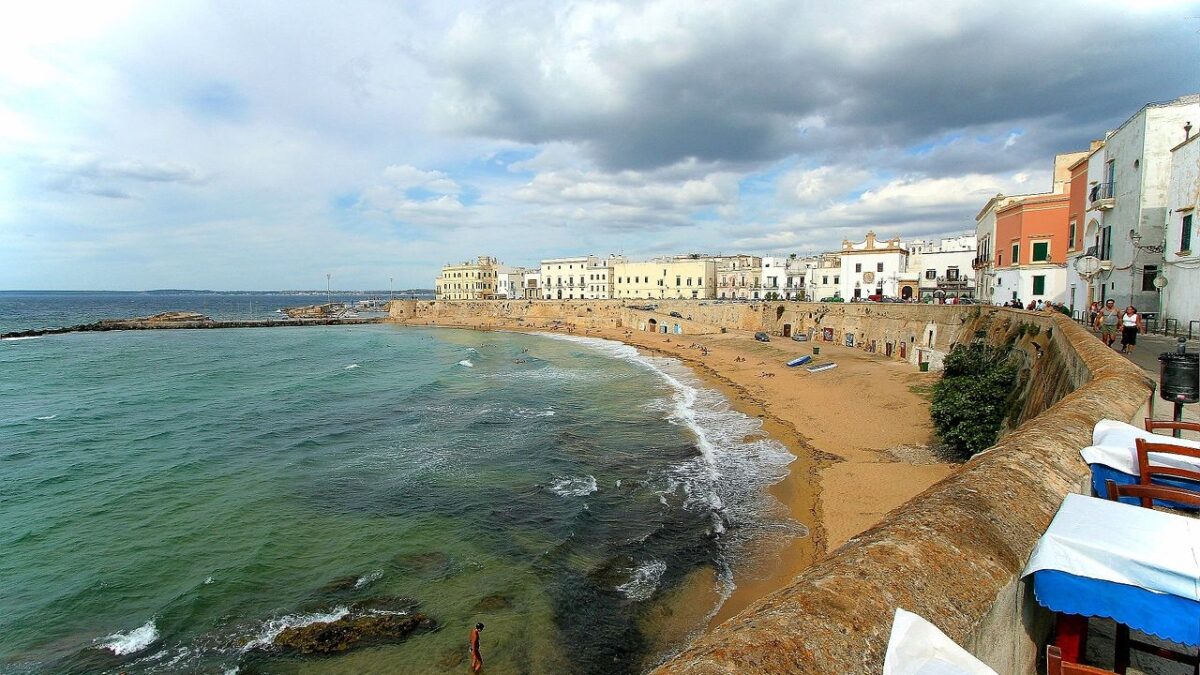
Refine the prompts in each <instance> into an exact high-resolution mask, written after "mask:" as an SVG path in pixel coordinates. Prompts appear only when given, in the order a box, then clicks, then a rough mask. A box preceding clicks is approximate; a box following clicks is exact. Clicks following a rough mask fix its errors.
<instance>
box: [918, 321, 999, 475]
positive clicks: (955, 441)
mask: <svg viewBox="0 0 1200 675" xmlns="http://www.w3.org/2000/svg"><path fill="white" fill-rule="evenodd" d="M1011 355H1012V348H1011V347H1008V346H1006V347H991V346H989V345H986V344H983V343H974V344H969V345H956V346H955V347H954V349H953V350H951V351H950V353H949V354H948V355H946V359H945V362H944V372H943V375H942V379H941V380H940V381H938V383H937V384H936V385H934V389H933V405H932V407H931V416H932V418H933V425H934V428H935V429H937V433H938V436H939V437H940V438H941V440H942V443H943V445H944V446H945V447H946V449H947V450H949V451H950V453H951V454H953V455H954V456H955V457H957V458H959V459H963V460H966V459H970V458H971V457H972V456H974V455H975V454H976V453H978V452H980V451H983V450H986V449H987V448H989V447H991V446H992V445H993V444H994V443H995V442H996V436H997V435H998V434H999V433H1000V426H1001V424H1003V422H1004V416H1005V413H1006V411H1007V408H1008V399H1009V396H1010V395H1011V394H1012V391H1013V385H1015V384H1016V382H1017V373H1018V371H1019V369H1018V367H1017V365H1016V364H1015V363H1013V361H1012V359H1011V358H1010V356H1011Z"/></svg>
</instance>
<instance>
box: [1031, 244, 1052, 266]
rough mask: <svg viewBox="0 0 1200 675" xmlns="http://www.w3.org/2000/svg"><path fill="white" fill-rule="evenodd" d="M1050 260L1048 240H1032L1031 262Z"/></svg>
mask: <svg viewBox="0 0 1200 675" xmlns="http://www.w3.org/2000/svg"><path fill="white" fill-rule="evenodd" d="M1049 260H1050V242H1048V241H1035V242H1033V262H1047V261H1049Z"/></svg>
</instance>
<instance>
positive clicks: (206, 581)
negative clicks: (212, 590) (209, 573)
mask: <svg viewBox="0 0 1200 675" xmlns="http://www.w3.org/2000/svg"><path fill="white" fill-rule="evenodd" d="M212 582H213V578H212V577H205V578H204V585H205V586H207V585H209V584H211V583H212Z"/></svg>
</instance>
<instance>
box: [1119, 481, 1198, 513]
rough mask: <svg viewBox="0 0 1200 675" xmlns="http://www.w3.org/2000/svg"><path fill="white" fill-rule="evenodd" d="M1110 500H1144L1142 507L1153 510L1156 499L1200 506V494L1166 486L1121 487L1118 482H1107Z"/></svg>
mask: <svg viewBox="0 0 1200 675" xmlns="http://www.w3.org/2000/svg"><path fill="white" fill-rule="evenodd" d="M1105 487H1106V488H1107V492H1108V498H1109V499H1110V500H1112V501H1114V502H1115V501H1117V500H1119V499H1120V498H1121V497H1137V498H1138V499H1140V500H1142V506H1144V507H1145V508H1151V505H1152V504H1153V501H1154V500H1155V499H1161V500H1163V501H1168V502H1179V503H1180V504H1187V505H1189V506H1200V493H1197V492H1192V491H1190V490H1182V489H1180V488H1173V487H1166V486H1165V485H1121V484H1119V483H1117V482H1116V481H1112V480H1109V481H1105Z"/></svg>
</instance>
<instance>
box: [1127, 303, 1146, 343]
mask: <svg viewBox="0 0 1200 675" xmlns="http://www.w3.org/2000/svg"><path fill="white" fill-rule="evenodd" d="M1143 330H1146V324H1145V322H1144V321H1142V315H1141V314H1138V311H1137V308H1136V307H1134V306H1133V305H1130V306H1128V307H1126V308H1125V313H1124V314H1122V315H1121V353H1122V354H1132V353H1133V348H1134V346H1135V345H1137V336H1138V333H1139V332H1141V331H1143Z"/></svg>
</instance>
